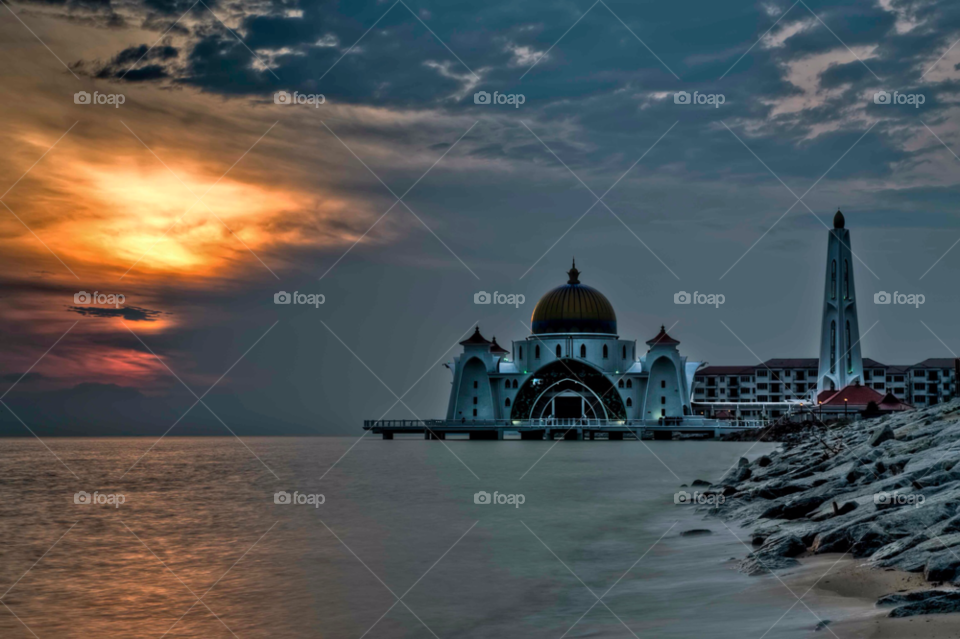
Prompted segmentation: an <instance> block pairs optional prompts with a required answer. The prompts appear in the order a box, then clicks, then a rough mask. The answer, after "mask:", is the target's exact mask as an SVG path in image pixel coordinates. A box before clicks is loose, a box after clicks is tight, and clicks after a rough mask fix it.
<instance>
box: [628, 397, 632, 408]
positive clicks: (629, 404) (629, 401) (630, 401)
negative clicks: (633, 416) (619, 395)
mask: <svg viewBox="0 0 960 639" xmlns="http://www.w3.org/2000/svg"><path fill="white" fill-rule="evenodd" d="M631 406H633V400H632V399H630V398H629V397H628V398H627V408H630V407H631Z"/></svg>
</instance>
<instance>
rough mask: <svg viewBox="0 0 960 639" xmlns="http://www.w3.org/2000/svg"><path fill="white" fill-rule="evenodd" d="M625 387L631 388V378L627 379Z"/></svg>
mask: <svg viewBox="0 0 960 639" xmlns="http://www.w3.org/2000/svg"><path fill="white" fill-rule="evenodd" d="M627 388H633V380H632V379H628V380H627Z"/></svg>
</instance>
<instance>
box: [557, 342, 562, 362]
mask: <svg viewBox="0 0 960 639" xmlns="http://www.w3.org/2000/svg"><path fill="white" fill-rule="evenodd" d="M561 352H562V351H561V350H560V345H559V344H557V359H560V354H561Z"/></svg>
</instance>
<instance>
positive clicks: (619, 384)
mask: <svg viewBox="0 0 960 639" xmlns="http://www.w3.org/2000/svg"><path fill="white" fill-rule="evenodd" d="M617 388H623V380H622V379H621V380H620V381H618V382H617Z"/></svg>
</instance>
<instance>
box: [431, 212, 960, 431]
mask: <svg viewBox="0 0 960 639" xmlns="http://www.w3.org/2000/svg"><path fill="white" fill-rule="evenodd" d="M852 260H853V252H852V250H851V247H850V231H849V230H848V229H846V228H845V221H844V217H843V214H842V213H841V212H840V211H837V213H836V215H835V217H834V228H832V229H830V231H829V235H828V243H827V264H826V273H825V281H824V296H823V314H822V318H823V319H822V324H821V340H820V342H821V347H820V353H819V357H818V358H808V359H771V360H768V361H767V362H762V363H759V364H755V365H747V366H708V365H706V364H705V363H703V362H692V361H688V360H687V358H686V357H685V356H683V355H682V354H681V352H680V350H679V346H680V342H679V341H678V340H677V339H675V338H674V337H672V336H671V335H669V334H668V333H667V332H666V330H665V329H664V327H663V326H661V327H660V331H659V332H658V333H657V334H656V335H653V336H652V337H650V339H648V340H647V341H646V342H645V345H646V348H645V349H643V347H641V350H640V352H639V353H638V350H637V341H636V340H629V339H621V338H620V336H619V334H618V333H617V315H616V313H615V312H614V309H613V305H612V304H611V303H610V301H609V300H608V299H607V298H606V297H605V296H604V295H603V293H601V292H600V291H598V290H597V289H595V288H593V287H591V286H588V285H586V284H584V283H582V282H581V281H580V271H578V270H577V267H576V263H575V262H574V264H573V266H572V268H571V269H570V270H569V271H568V272H567V275H568V279H567V282H566V284H563V285H561V286H558V287H557V288H554V289H553V290H551V291H549V292H547V293H546V294H545V295H544V296H543V297H542V298H541V299H540V301H539V302H537V305H536V307H535V308H534V310H533V315H532V317H531V322H532V326H531V329H532V332H531V334H530V335H529V336H528V337H526V338H525V339H522V340H517V341H513V342H512V343H511V344H510V348H509V349H507V348H504V347H503V346H501V345H500V344H498V343H497V340H496V337H494V338H493V339H492V340H487V339H486V338H485V337H484V336H483V335H482V334H481V333H480V329H479V327H477V328H476V329H475V331H474V333H473V335H471V336H470V337H469V338H468V339H466V340H464V341H462V342H460V344H461V345H462V346H463V352H462V354H460V355H459V356H458V357H456V358H455V359H454V363H453V365H452V366H449V368H450V369H451V371H452V372H453V381H452V386H451V391H450V400H449V405H448V408H447V416H446V423H447V424H463V423H467V422H471V421H484V422H490V421H491V420H496V421H497V422H500V421H501V420H503V421H506V420H509V421H511V422H512V423H514V424H516V423H521V422H527V421H528V420H531V421H536V420H548V421H550V420H570V419H574V420H576V419H580V420H607V421H609V422H614V421H616V422H626V423H640V424H651V423H653V424H660V425H665V426H669V425H679V424H681V423H692V422H695V421H698V420H704V419H711V418H718V417H719V418H726V419H733V418H736V419H769V418H776V417H779V416H780V415H782V414H785V413H790V412H794V411H796V410H797V409H798V407H800V406H803V405H804V404H805V405H806V406H807V407H809V406H811V405H813V406H817V407H819V408H820V410H821V412H823V411H824V410H827V411H828V412H829V411H830V410H833V411H837V410H840V409H842V410H843V411H845V412H846V411H847V410H849V409H850V408H851V406H853V407H855V408H856V409H858V410H863V409H864V408H865V407H866V405H868V404H876V405H878V406H880V407H881V409H882V410H890V411H892V410H908V409H911V408H913V406H912V405H910V404H907V403H906V401H905V400H906V399H911V397H912V398H913V400H914V401H915V403H918V404H930V403H937V402H938V401H944V400H945V399H949V398H950V397H952V396H955V395H956V394H957V389H956V382H957V378H958V375H957V370H960V361H954V360H950V359H931V360H925V361H924V362H921V363H919V364H916V365H913V366H886V365H884V364H881V363H879V362H877V361H875V360H870V359H864V358H862V357H861V352H860V329H859V324H858V314H857V298H856V289H855V286H854V280H853V269H852ZM951 369H953V370H951ZM851 401H853V402H855V403H854V404H851V403H850V402H851ZM808 409H809V408H808Z"/></svg>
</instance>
